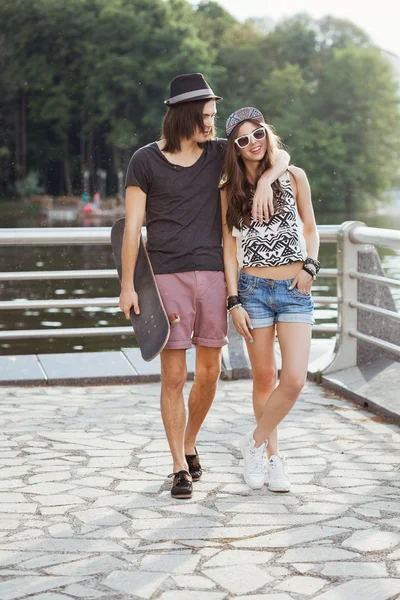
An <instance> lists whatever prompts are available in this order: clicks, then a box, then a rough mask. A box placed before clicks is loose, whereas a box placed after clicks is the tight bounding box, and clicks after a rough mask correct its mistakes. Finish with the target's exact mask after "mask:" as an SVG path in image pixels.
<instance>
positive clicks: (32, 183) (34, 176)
mask: <svg viewBox="0 0 400 600" xmlns="http://www.w3.org/2000/svg"><path fill="white" fill-rule="evenodd" d="M15 191H16V193H17V195H18V196H19V197H20V198H31V197H32V196H36V195H37V194H43V191H44V190H43V187H42V186H41V185H39V173H38V172H37V171H30V172H29V173H28V175H27V176H26V177H25V178H24V179H20V180H19V181H16V182H15Z"/></svg>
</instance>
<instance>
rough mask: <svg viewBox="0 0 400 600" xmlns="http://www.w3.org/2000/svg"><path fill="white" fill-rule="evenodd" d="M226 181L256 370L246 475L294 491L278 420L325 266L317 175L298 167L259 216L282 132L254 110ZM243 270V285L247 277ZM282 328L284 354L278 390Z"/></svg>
mask: <svg viewBox="0 0 400 600" xmlns="http://www.w3.org/2000/svg"><path fill="white" fill-rule="evenodd" d="M226 135H227V138H228V145H227V150H226V157H225V164H224V178H223V183H222V185H221V202H222V218H223V239H224V264H225V276H226V282H227V287H228V311H229V312H230V314H231V316H232V320H233V323H234V325H235V327H236V329H237V330H238V332H239V333H240V334H241V335H242V336H243V337H244V338H245V340H246V342H247V349H248V353H249V357H250V362H251V366H252V370H253V407H254V413H255V417H256V421H257V426H256V428H255V430H254V431H251V432H249V433H248V434H246V435H245V436H244V437H243V438H242V439H241V440H240V447H241V451H242V454H243V458H244V479H245V481H246V483H247V484H248V485H249V486H250V487H251V488H253V489H259V488H261V487H262V486H263V485H264V482H265V471H264V458H265V451H266V449H267V454H268V456H269V462H268V488H269V489H270V490H271V491H275V492H288V491H290V481H289V479H288V477H287V474H286V472H285V468H284V464H283V462H282V459H281V458H280V457H279V455H278V439H277V429H276V428H277V425H278V424H279V423H280V422H281V421H282V419H283V418H284V417H285V416H286V415H287V414H288V412H289V411H290V409H291V408H292V407H293V405H294V403H295V401H296V399H297V397H298V396H299V394H300V391H301V389H302V388H303V385H304V381H305V378H306V374H307V364H308V357H309V351H310V343H311V328H312V325H313V323H314V318H313V301H312V299H311V285H312V282H313V279H315V277H316V275H317V274H318V271H319V266H320V265H319V262H318V260H317V256H318V248H319V236H318V231H317V227H316V223H315V218H314V212H313V208H312V203H311V193H310V187H309V184H308V180H307V176H306V174H305V173H304V171H302V170H301V169H299V168H298V167H289V169H288V171H287V172H286V173H285V174H284V175H283V176H281V177H280V178H279V179H278V180H277V181H276V182H275V183H274V184H273V188H274V210H273V214H272V216H270V219H269V220H268V221H265V220H263V221H262V222H260V220H261V219H259V218H258V219H257V220H255V219H254V218H252V215H251V200H252V195H253V193H254V189H255V186H256V185H257V181H258V179H259V177H260V176H261V175H262V173H263V172H264V171H265V170H266V169H268V168H270V167H271V166H273V165H274V160H275V155H276V151H277V149H278V147H279V138H278V137H277V136H276V135H275V134H274V132H273V130H272V129H271V127H270V126H269V125H267V124H266V123H265V119H264V117H263V115H262V114H261V112H260V111H259V110H257V109H255V108H252V107H246V108H242V109H240V110H238V111H235V112H234V113H232V115H231V116H230V117H229V118H228V120H227V123H226ZM238 265H239V267H240V275H239V282H238V279H237V273H238ZM275 328H276V332H277V335H278V341H279V345H280V349H281V355H282V370H281V376H280V382H279V384H278V386H276V364H275V355H274V343H275Z"/></svg>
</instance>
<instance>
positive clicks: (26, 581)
mask: <svg viewBox="0 0 400 600" xmlns="http://www.w3.org/2000/svg"><path fill="white" fill-rule="evenodd" d="M69 583H74V578H72V577H49V576H45V575H43V576H36V577H30V576H25V577H21V578H16V579H11V580H9V581H0V598H1V600H14V598H21V591H22V590H23V592H24V596H27V595H28V594H35V593H38V592H44V591H48V590H51V589H54V588H58V587H61V586H64V585H68V584H69Z"/></svg>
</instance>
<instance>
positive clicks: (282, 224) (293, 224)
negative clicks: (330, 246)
mask: <svg viewBox="0 0 400 600" xmlns="http://www.w3.org/2000/svg"><path fill="white" fill-rule="evenodd" d="M279 182H280V184H281V188H282V190H283V194H284V202H283V207H282V210H281V211H280V212H279V213H277V214H275V215H274V216H273V217H272V219H270V221H268V222H266V221H265V220H264V221H263V222H262V223H259V222H258V221H255V220H254V219H253V218H252V219H251V221H250V225H249V226H246V225H244V224H243V225H242V228H241V229H240V230H239V229H236V227H234V228H233V230H232V235H233V236H234V237H235V238H236V243H237V259H238V263H239V267H240V268H243V267H279V266H281V265H287V264H290V263H293V262H296V261H304V260H305V259H306V258H307V249H306V241H305V239H304V234H303V223H302V222H301V220H300V218H299V215H298V212H297V205H296V201H295V198H294V194H293V190H292V185H291V183H290V177H289V172H288V171H286V173H284V174H283V175H282V176H281V177H279Z"/></svg>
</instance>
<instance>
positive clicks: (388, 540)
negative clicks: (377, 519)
mask: <svg viewBox="0 0 400 600" xmlns="http://www.w3.org/2000/svg"><path fill="white" fill-rule="evenodd" d="M398 544H400V534H398V533H391V532H388V531H378V530H377V529H369V530H367V531H356V532H355V533H353V535H351V536H350V537H349V538H347V539H346V540H344V541H343V542H342V546H345V547H346V548H354V550H360V551H361V552H379V551H380V550H390V549H391V548H394V546H397V545H398Z"/></svg>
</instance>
